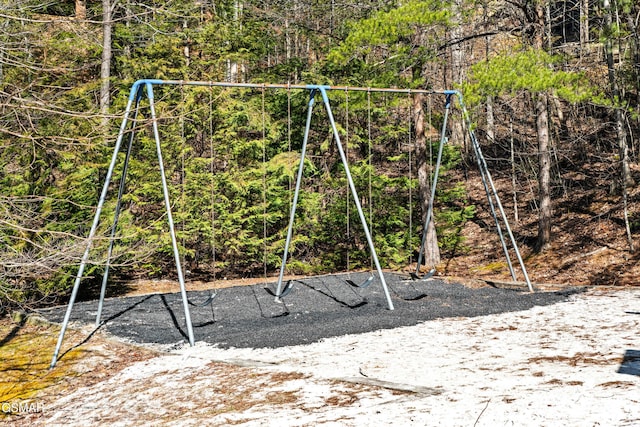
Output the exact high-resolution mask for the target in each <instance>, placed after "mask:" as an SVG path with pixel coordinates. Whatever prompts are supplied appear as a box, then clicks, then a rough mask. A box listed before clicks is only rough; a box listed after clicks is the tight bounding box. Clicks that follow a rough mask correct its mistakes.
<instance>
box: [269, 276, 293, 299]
mask: <svg viewBox="0 0 640 427" xmlns="http://www.w3.org/2000/svg"><path fill="white" fill-rule="evenodd" d="M264 290H265V291H267V293H268V294H269V295H271V296H274V297H276V298H284V297H286V296H287V295H289V294H290V293H291V291H292V290H293V281H291V280H288V281H287V284H286V285H285V287H284V289H283V290H282V291H281V292H280V295H278V294H276V292H274V291H272V290H271V288H269V287H265V288H264Z"/></svg>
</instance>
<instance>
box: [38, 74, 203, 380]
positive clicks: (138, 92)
mask: <svg viewBox="0 0 640 427" xmlns="http://www.w3.org/2000/svg"><path fill="white" fill-rule="evenodd" d="M158 82H161V81H156V80H139V81H137V82H136V83H134V84H133V86H132V87H131V92H130V94H129V99H128V101H127V106H126V109H125V113H124V117H123V120H122V124H121V125H120V130H119V131H118V137H117V139H116V143H115V147H114V149H113V155H112V156H111V162H110V164H109V168H108V170H107V175H106V177H105V180H104V185H103V187H102V192H101V193H100V198H99V200H98V205H97V207H96V212H95V215H94V217H93V223H92V225H91V229H90V231H89V236H88V237H87V246H86V248H85V251H84V254H83V255H82V259H81V261H80V266H79V268H78V273H77V275H76V277H75V281H74V284H73V288H72V291H71V297H70V299H69V304H68V305H67V310H66V312H65V316H64V319H63V321H62V326H61V328H60V334H59V336H58V341H57V343H56V348H55V350H54V352H53V357H52V359H51V364H50V366H49V369H53V368H54V367H55V366H56V363H57V362H58V356H59V354H60V349H61V347H62V342H63V340H64V335H65V333H66V331H67V328H68V325H69V319H70V318H71V312H72V310H73V305H74V303H75V301H76V299H77V297H78V290H79V289H80V282H81V281H82V277H83V275H84V270H85V268H86V265H87V262H88V260H89V253H90V251H91V246H92V243H93V239H94V237H95V234H96V231H97V229H98V224H99V223H100V216H101V214H102V210H103V208H104V203H105V200H106V198H107V193H108V190H109V185H110V183H111V179H112V177H113V172H114V170H115V167H116V163H117V160H118V154H119V152H120V148H121V146H122V141H123V139H124V135H125V133H126V132H127V126H128V125H129V122H130V115H131V111H132V110H133V109H134V108H133V106H134V103H135V113H134V117H137V114H138V111H139V108H140V100H141V99H142V96H143V93H144V90H146V92H147V98H148V99H149V108H150V112H151V118H152V124H153V133H154V138H155V141H156V150H157V154H158V161H159V163H160V175H161V179H162V187H163V193H164V201H165V207H166V210H167V218H168V222H169V232H170V234H171V241H172V246H173V252H174V258H175V263H176V269H177V271H178V280H179V282H180V292H181V294H182V300H183V305H184V310H185V319H186V324H187V333H188V338H189V344H190V345H191V346H193V345H194V343H195V340H194V335H193V326H192V323H191V315H190V313H189V305H188V300H187V294H186V287H185V283H184V276H183V275H182V268H181V266H180V256H179V252H178V246H177V240H176V235H175V229H174V224H173V218H172V216H171V204H170V201H169V190H168V187H167V181H166V177H165V172H164V164H163V160H162V151H161V148H160V137H159V132H158V124H157V118H156V114H155V106H154V96H153V84H154V83H158ZM133 126H135V123H134V124H133ZM131 132H132V135H131V139H130V142H129V147H128V148H127V154H126V157H125V165H124V166H123V172H122V176H121V182H120V186H119V190H118V202H117V205H116V213H115V215H114V221H113V228H112V230H111V242H110V245H109V254H108V256H109V257H110V256H111V250H112V242H113V239H114V237H115V228H116V227H117V222H118V215H119V207H120V202H121V198H122V194H121V191H124V181H125V180H126V172H127V166H128V160H129V154H130V150H131V142H132V141H133V137H134V135H133V133H134V131H133V130H131ZM109 263H110V260H107V266H106V268H105V273H104V274H105V276H104V277H103V284H102V287H101V290H100V300H99V302H98V314H97V316H96V327H98V326H99V324H100V315H101V312H102V306H103V303H104V296H105V287H106V276H107V275H108V273H109Z"/></svg>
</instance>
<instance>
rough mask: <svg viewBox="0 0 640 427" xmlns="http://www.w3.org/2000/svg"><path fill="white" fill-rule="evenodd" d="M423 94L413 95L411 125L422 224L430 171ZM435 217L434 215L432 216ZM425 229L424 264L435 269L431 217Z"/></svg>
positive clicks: (435, 246) (437, 259)
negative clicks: (413, 132) (413, 130)
mask: <svg viewBox="0 0 640 427" xmlns="http://www.w3.org/2000/svg"><path fill="white" fill-rule="evenodd" d="M423 105H424V94H414V95H413V123H414V126H415V130H416V138H415V144H416V145H415V151H416V161H417V163H418V191H419V195H420V206H421V208H422V223H423V224H424V223H425V222H426V219H427V212H428V211H429V203H430V198H431V174H430V172H431V170H430V167H429V159H428V156H427V139H426V134H425V129H426V126H425V117H424V108H423ZM434 216H435V215H434ZM431 219H432V220H431V221H430V222H429V228H428V229H427V239H426V243H425V254H424V262H425V264H426V266H427V267H436V266H437V265H438V264H440V248H439V247H438V236H437V234H436V227H435V224H434V220H433V217H432V218H431Z"/></svg>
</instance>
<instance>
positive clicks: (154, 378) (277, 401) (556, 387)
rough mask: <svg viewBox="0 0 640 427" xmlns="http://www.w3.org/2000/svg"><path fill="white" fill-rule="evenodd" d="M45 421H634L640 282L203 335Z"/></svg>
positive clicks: (639, 407) (73, 396) (77, 397)
mask: <svg viewBox="0 0 640 427" xmlns="http://www.w3.org/2000/svg"><path fill="white" fill-rule="evenodd" d="M283 333H286V331H284V332H283ZM37 422H38V423H42V424H45V425H91V424H94V425H98V424H100V425H105V424H109V425H184V426H188V425H231V424H233V425H246V426H303V425H323V426H383V425H394V426H407V425H416V426H492V427H493V426H498V425H499V426H503V425H513V426H593V425H600V426H638V425H640V289H637V288H635V289H622V290H613V289H610V290H591V291H589V292H586V293H583V294H576V295H573V296H571V297H570V298H569V300H568V301H567V302H561V303H557V304H553V305H549V306H539V307H534V308H532V309H530V310H526V311H518V312H511V313H502V314H495V315H488V316H482V317H474V318H449V319H439V320H433V321H427V322H424V323H421V324H418V325H415V326H410V327H401V328H396V329H389V330H380V331H374V332H370V333H365V334H358V335H345V336H341V337H336V338H329V339H325V340H323V341H321V342H317V343H313V344H309V345H300V346H291V347H284V348H276V349H233V348H232V349H220V348H216V347H214V346H210V345H207V344H204V343H198V344H197V345H196V346H195V347H188V346H186V347H183V348H178V349H172V350H170V351H168V352H167V353H165V354H162V355H160V356H158V357H155V358H152V359H150V360H146V361H142V362H138V363H136V364H134V365H132V366H130V367H128V368H126V369H123V370H121V371H119V372H117V373H116V374H114V375H112V376H111V377H109V378H107V379H105V380H104V381H102V382H100V383H98V384H95V385H93V386H91V387H87V388H82V389H78V390H73V391H71V392H70V393H69V394H67V395H65V396H60V397H59V398H58V399H57V400H56V401H55V403H54V404H52V405H50V406H49V407H47V410H46V412H45V413H44V414H42V416H41V417H40V418H39V419H38V420H37Z"/></svg>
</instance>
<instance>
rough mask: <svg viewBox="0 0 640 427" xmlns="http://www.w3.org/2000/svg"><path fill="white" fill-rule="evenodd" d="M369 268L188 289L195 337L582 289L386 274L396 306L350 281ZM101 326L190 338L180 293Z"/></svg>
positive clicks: (510, 301) (376, 284)
mask: <svg viewBox="0 0 640 427" xmlns="http://www.w3.org/2000/svg"><path fill="white" fill-rule="evenodd" d="M368 276H369V275H368V273H352V274H350V275H347V274H343V275H332V276H322V277H311V278H307V279H304V280H297V281H294V282H293V289H292V291H291V293H290V294H289V295H287V296H286V297H285V298H283V302H281V303H278V302H275V301H274V297H273V296H272V295H270V293H269V292H267V291H266V290H265V287H267V286H269V287H270V288H271V289H272V290H275V289H274V288H275V285H274V284H270V285H265V284H261V285H253V286H240V287H234V288H226V289H221V290H218V291H217V296H216V297H215V298H214V299H213V301H212V303H211V304H209V305H205V306H199V304H201V303H203V302H205V301H206V300H207V299H208V298H209V296H210V292H208V291H198V292H195V291H194V292H188V296H189V300H190V301H191V302H192V303H193V304H195V305H190V306H189V309H190V312H191V319H192V324H193V331H194V336H195V340H196V341H206V342H208V343H211V344H216V345H218V346H219V347H222V348H230V347H238V348H241V347H252V348H260V347H283V346H289V345H297V344H307V343H311V342H315V341H319V340H321V339H323V338H327V337H333V336H341V335H346V334H357V333H363V332H369V331H375V330H379V329H390V328H396V327H400V326H408V325H415V324H417V323H420V322H424V321H428V320H433V319H438V318H445V317H475V316H484V315H488V314H494V313H503V312H509V311H520V310H527V309H530V308H532V307H534V306H543V305H550V304H555V303H559V302H563V301H566V300H567V298H568V297H569V295H571V294H574V293H578V292H581V291H582V289H568V290H563V291H558V292H535V293H529V292H524V291H517V290H510V289H498V288H491V287H486V288H481V289H471V288H468V287H465V286H462V285H456V284H446V283H444V282H441V281H439V280H429V281H425V282H417V281H411V280H406V279H408V278H405V277H403V276H400V275H396V274H389V273H387V274H385V279H386V281H387V285H388V287H389V291H390V294H391V296H392V300H393V304H394V306H395V310H393V311H392V310H389V309H388V308H387V301H386V298H385V295H384V292H383V289H382V286H381V283H380V280H379V278H378V277H377V275H376V278H375V280H374V281H373V283H371V285H370V286H368V287H367V288H354V287H353V286H350V285H348V284H347V283H346V280H347V279H352V280H353V281H354V282H356V283H360V282H363V281H364V280H366V278H367V277H368ZM97 306H98V302H97V301H89V302H77V303H76V304H74V306H73V311H72V313H71V320H72V321H74V322H81V323H88V324H91V323H94V322H95V316H96V311H97ZM66 309H67V307H66V306H65V307H56V308H52V309H47V310H41V311H40V313H41V314H42V315H44V316H45V317H46V318H48V319H49V320H51V321H54V322H62V319H63V318H64V314H65V311H66ZM102 319H103V320H104V321H105V323H104V325H103V328H105V329H106V330H107V331H108V332H109V333H111V334H113V335H116V336H119V337H123V338H126V339H129V340H132V341H134V342H138V343H157V344H166V345H171V344H179V343H183V342H187V341H188V339H187V332H186V331H187V328H186V323H185V316H184V307H183V303H182V299H181V295H180V293H172V294H155V295H147V296H137V297H124V298H111V299H107V300H106V301H105V302H104V309H103V316H102Z"/></svg>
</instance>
